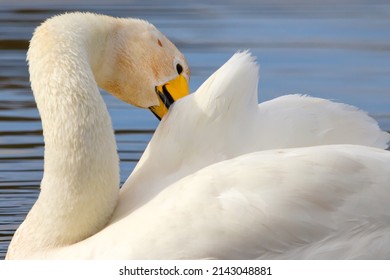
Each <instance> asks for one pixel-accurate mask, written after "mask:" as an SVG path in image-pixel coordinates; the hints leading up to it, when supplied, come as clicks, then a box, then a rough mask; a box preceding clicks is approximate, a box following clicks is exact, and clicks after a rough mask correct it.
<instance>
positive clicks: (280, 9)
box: [0, 0, 390, 259]
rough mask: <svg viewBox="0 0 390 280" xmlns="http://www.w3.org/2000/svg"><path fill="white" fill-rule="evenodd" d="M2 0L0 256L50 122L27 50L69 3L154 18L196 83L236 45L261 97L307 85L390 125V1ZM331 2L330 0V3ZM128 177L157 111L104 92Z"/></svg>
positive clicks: (34, 175) (24, 208)
mask: <svg viewBox="0 0 390 280" xmlns="http://www.w3.org/2000/svg"><path fill="white" fill-rule="evenodd" d="M77 2H79V1H46V2H44V1H21V0H13V1H1V3H0V259H2V258H4V256H5V253H6V250H7V247H8V244H9V241H10V240H11V237H12V235H13V232H14V231H15V230H16V228H17V227H18V225H19V224H20V223H21V222H22V221H23V219H24V217H25V215H26V214H27V212H28V211H29V209H30V208H31V206H32V204H33V203H34V201H35V199H36V197H37V195H38V191H39V184H40V180H41V178H42V172H43V139H42V128H41V123H40V118H39V114H38V111H37V109H36V106H35V102H34V98H33V95H32V93H31V89H30V85H29V78H28V70H27V65H26V61H25V60H26V50H27V47H28V40H29V39H30V38H31V35H32V32H33V30H34V28H35V27H36V26H38V25H39V23H40V22H42V21H43V20H45V19H46V18H48V17H51V16H53V15H56V14H59V13H62V12H66V11H76V10H78V11H93V12H97V13H104V14H108V15H113V16H119V17H138V18H143V19H147V20H149V21H150V22H152V23H153V24H154V25H156V26H157V27H158V28H159V29H160V30H161V31H162V32H163V33H165V34H166V35H167V36H168V37H169V38H170V39H171V40H172V41H173V42H174V43H175V44H176V45H177V46H178V47H179V48H180V49H181V50H182V52H183V53H184V55H185V56H186V57H187V59H188V62H189V65H190V67H191V72H192V76H191V90H192V91H194V90H195V89H196V88H197V87H198V86H199V85H200V84H201V83H202V82H203V81H204V80H205V79H206V78H207V77H208V76H209V75H210V74H211V73H213V71H214V70H216V69H217V68H218V67H219V66H220V65H222V64H223V63H224V62H225V61H226V60H227V59H228V58H229V57H230V56H231V55H232V54H233V53H234V52H235V51H237V50H244V49H250V50H251V51H252V52H253V54H254V55H256V56H257V58H258V61H259V63H260V65H261V75H260V76H261V78H260V100H268V99H272V98H274V97H276V96H280V95H284V94H288V93H304V94H309V95H313V96H317V97H323V98H329V99H333V100H337V101H341V102H345V103H349V104H352V105H355V106H358V107H360V108H362V109H364V110H366V111H368V112H369V113H370V115H372V116H373V117H374V118H375V119H377V120H378V121H379V123H380V125H381V127H382V128H383V129H385V130H387V131H390V5H389V4H386V3H385V2H380V1H369V0H366V1H363V0H361V1H359V0H355V1H348V0H341V1H339V0H337V1H298V2H296V1H288V0H278V1H272V0H268V1H264V0H260V1H249V0H247V1H246V0H230V1H219V2H220V3H223V4H220V3H219V2H218V1H212V0H208V1H199V0H198V1H188V3H185V1H157V0H155V1H115V0H114V1H83V2H82V3H83V4H79V3H77ZM324 2H326V3H324ZM108 3H109V4H108ZM102 94H103V96H104V98H105V100H106V103H107V106H108V109H109V111H110V113H111V116H112V120H113V124H114V128H115V131H116V139H117V142H118V147H119V153H120V158H121V179H122V182H123V181H124V180H125V179H126V178H127V176H128V175H129V174H130V172H131V171H132V169H133V168H134V166H135V164H136V163H137V161H138V159H139V158H140V156H141V154H142V152H143V150H144V149H145V147H146V145H147V143H148V141H149V139H150V138H151V136H152V133H153V131H154V129H155V128H156V126H157V125H158V122H157V120H156V119H155V117H154V116H153V115H152V114H151V113H150V112H148V111H146V110H140V109H137V108H134V107H131V106H129V105H127V104H124V103H121V102H120V101H118V100H116V99H115V98H113V97H111V96H109V95H108V94H106V93H104V92H103V93H102Z"/></svg>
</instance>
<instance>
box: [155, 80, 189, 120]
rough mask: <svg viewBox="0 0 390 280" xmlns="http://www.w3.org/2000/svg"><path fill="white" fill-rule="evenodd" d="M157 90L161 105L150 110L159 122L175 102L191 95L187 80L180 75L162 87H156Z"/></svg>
mask: <svg viewBox="0 0 390 280" xmlns="http://www.w3.org/2000/svg"><path fill="white" fill-rule="evenodd" d="M155 90H156V94H157V96H158V99H159V101H160V104H159V105H157V106H152V107H149V109H150V110H151V111H152V113H153V114H154V115H155V116H156V117H157V118H158V119H159V120H161V119H162V117H163V116H164V115H165V114H166V113H168V109H169V106H171V105H172V103H173V102H175V101H176V100H178V99H180V98H182V97H184V96H186V95H188V94H189V93H190V89H189V87H188V82H187V79H186V78H185V77H184V76H183V75H179V76H177V77H176V78H174V79H173V80H170V81H169V82H167V83H165V84H163V85H161V86H156V88H155Z"/></svg>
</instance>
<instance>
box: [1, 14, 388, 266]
mask: <svg viewBox="0 0 390 280" xmlns="http://www.w3.org/2000/svg"><path fill="white" fill-rule="evenodd" d="M79 16H80V14H79ZM74 21H76V19H74ZM90 28H92V27H90ZM92 29H93V28H92ZM73 32H75V29H74V28H72V33H73ZM79 32H81V34H78V35H80V36H82V38H85V36H86V35H87V34H88V36H86V37H89V36H93V32H85V29H84V27H83V28H82V30H79ZM34 37H35V35H34ZM93 38H95V40H96V38H98V36H97V35H96V36H95V37H93ZM87 40H91V41H93V40H92V39H91V38H89V39H87ZM65 41H66V40H65ZM33 42H34V39H33ZM33 42H32V47H33ZM163 44H164V42H163ZM67 49H68V50H70V54H72V53H73V52H74V50H73V48H71V47H68V48H67ZM76 49H77V48H76ZM32 52H33V49H30V51H29V57H31V54H32ZM70 54H69V55H70ZM99 57H100V56H99ZM62 59H63V62H66V63H69V60H68V59H67V58H66V57H63V58H62ZM135 59H139V61H141V58H135ZM90 61H91V60H90ZM183 61H184V60H183ZM33 63H38V62H33V61H32V60H31V58H30V71H31V80H32V87H33V90H34V94H35V96H36V98H37V103H38V108H39V110H40V112H41V110H42V111H43V112H41V116H42V122H43V127H44V133H45V134H44V135H45V145H46V150H45V173H44V178H43V180H42V186H41V188H42V190H41V194H40V196H39V198H38V201H37V202H36V204H35V205H34V207H33V208H32V210H31V211H30V213H29V214H28V216H27V217H26V220H25V221H24V223H23V224H22V225H21V227H20V228H19V229H18V231H17V233H16V234H15V237H14V239H13V240H12V243H11V245H10V249H9V252H8V255H7V257H8V258H62V259H65V258H70V259H77V258H105V259H111V258H115V259H118V258H132V259H179V258H224V259H249V258H269V259H271V258H279V259H281V258H295V259H298V258H389V257H390V250H389V249H388V246H386V245H387V244H389V243H390V227H389V225H390V214H389V213H390V211H389V210H390V203H389V202H390V192H389V186H390V154H389V152H387V151H384V150H381V149H379V148H384V147H386V145H387V142H388V141H389V135H388V134H386V133H384V132H382V131H381V130H380V129H379V127H378V125H377V123H376V122H375V121H374V120H372V119H371V118H369V117H368V116H367V115H366V114H365V113H363V112H361V111H359V110H357V109H355V108H353V107H350V106H346V105H343V104H336V103H332V102H329V101H326V100H322V99H317V98H309V97H304V96H298V95H294V96H286V97H283V98H279V99H275V100H273V101H269V102H266V103H263V104H260V105H257V82H258V68H257V65H256V63H255V62H254V60H253V58H252V57H251V56H250V55H249V54H248V53H239V54H236V55H234V56H233V58H231V59H230V60H229V61H228V62H227V63H226V64H225V65H224V66H222V67H221V68H220V69H219V70H218V71H217V72H216V73H214V74H213V75H212V76H211V77H210V78H209V79H208V80H207V81H206V82H205V83H204V84H203V85H202V86H201V87H200V88H199V89H198V90H197V91H196V92H195V93H194V94H193V95H190V96H188V97H185V98H182V99H180V100H178V101H177V102H175V104H174V105H172V106H171V108H170V110H169V113H168V114H166V116H165V117H164V118H163V119H162V122H161V123H160V125H159V127H158V129H157V130H156V133H155V135H154V136H153V138H152V140H151V142H150V143H149V145H148V147H147V149H146V151H145V153H144V154H143V156H142V158H141V160H140V161H139V163H138V165H137V167H136V168H135V170H134V172H133V173H132V174H131V175H130V177H129V178H128V180H127V181H126V183H125V184H124V186H123V187H122V189H121V191H120V194H119V195H118V194H117V193H116V190H115V188H116V189H117V184H118V179H117V178H118V174H117V173H118V167H117V165H118V163H117V155H116V151H115V143H114V139H113V138H114V137H113V134H112V128H111V125H110V122H109V118H108V114H107V112H106V109H105V107H104V105H103V104H102V102H101V100H100V96H99V95H98V92H97V88H96V83H94V81H93V80H92V79H88V81H90V83H92V84H93V88H94V91H93V92H94V94H93V96H90V95H88V94H86V93H85V92H86V91H84V92H83V93H82V94H79V95H76V96H75V95H72V96H67V95H65V96H62V95H50V96H48V97H45V96H44V95H45V91H43V89H46V88H50V86H52V87H53V88H58V87H59V86H60V85H62V84H65V85H69V84H70V85H72V83H69V80H68V77H66V71H71V70H70V69H67V70H63V71H61V70H62V69H63V66H62V65H51V66H50V65H46V67H47V68H46V69H47V70H42V71H49V70H50V71H49V73H56V72H57V71H58V72H61V73H63V74H64V76H61V75H58V79H54V80H50V81H51V82H48V80H42V79H41V78H40V75H37V76H34V75H36V74H34V75H33V71H32V68H33ZM43 63H44V62H42V65H43ZM72 63H75V62H73V61H72ZM72 63H71V64H72ZM84 63H86V62H85V61H84ZM112 63H113V65H111V67H112V68H115V67H116V66H115V63H119V61H116V62H115V61H114V62H112ZM181 63H182V64H184V62H181ZM91 64H92V65H93V64H94V63H93V62H91ZM87 65H88V63H87ZM99 67H100V66H99V65H97V66H96V68H94V67H91V68H92V73H93V75H94V76H95V78H96V77H97V78H96V79H97V80H99V77H100V78H101V79H104V77H106V74H102V72H100V71H102V70H101V69H100V68H99ZM170 67H171V68H172V65H170ZM185 67H186V68H184V69H185V70H186V69H188V67H187V66H186V65H185ZM57 68H58V69H57ZM86 68H87V69H89V68H88V66H87V67H86ZM35 69H36V68H35ZM72 69H73V68H72ZM84 70H85V69H84ZM176 70H177V69H176ZM89 71H91V70H89ZM95 71H97V72H98V73H99V72H100V73H101V74H96V73H95ZM105 71H107V70H105ZM132 71H137V70H136V69H134V68H133V69H132ZM187 71H188V70H187ZM178 72H181V73H182V72H183V73H185V72H186V71H176V73H175V74H174V75H173V74H172V76H170V75H167V76H170V77H169V78H175V77H177V75H178V74H179V76H180V73H178ZM42 73H44V72H42ZM76 73H77V72H76ZM87 73H88V72H87ZM127 73H128V74H129V76H128V79H129V80H130V79H131V77H132V76H131V75H130V74H131V73H130V72H127ZM78 74H79V75H85V73H84V72H80V73H78ZM116 74H117V75H119V76H122V75H123V73H122V72H121V71H119V72H117V73H116ZM108 76H110V75H108ZM56 77H57V76H56ZM184 78H187V77H184ZM34 83H37V84H38V85H41V86H42V87H43V89H42V88H41V90H42V91H41V92H40V93H37V92H36V91H37V90H38V91H39V89H40V87H39V86H37V85H35V84H34ZM51 83H52V84H51ZM129 83H131V81H129ZM161 83H164V81H161ZM98 84H99V83H98ZM175 85H176V84H175ZM80 86H81V85H80V84H79V85H75V87H74V88H73V90H75V89H78V88H80ZM176 87H179V88H180V87H181V86H180V85H179V86H177V85H176ZM81 88H83V87H81ZM107 89H108V90H110V89H109V88H107ZM166 90H167V86H166V87H165V89H163V90H158V89H157V92H162V93H164V92H165V91H166ZM111 91H112V88H111ZM112 93H113V94H115V92H112ZM129 94H131V92H129ZM150 94H151V96H152V95H153V94H155V91H154V87H153V86H151V91H150ZM153 96H154V97H155V95H153ZM120 97H121V98H122V99H127V98H133V97H124V95H122V96H120ZM90 99H93V100H94V101H91V100H90ZM162 99H163V98H162ZM96 100H99V101H96ZM62 103H65V104H69V105H68V106H67V107H66V108H65V109H63V108H62V106H64V105H62ZM79 103H80V104H84V103H88V105H89V106H87V105H85V104H84V105H80V104H79ZM134 103H136V101H134ZM156 105H157V101H156V103H154V104H153V106H156ZM161 105H164V104H163V103H162V104H161ZM150 106H152V105H150V104H146V105H145V104H143V107H150ZM47 108H52V109H51V110H48V109H47ZM69 110H71V111H70V112H69ZM47 111H48V112H47ZM45 112H46V113H45ZM68 114H69V115H70V116H68ZM76 114H78V115H76ZM53 119H56V120H57V122H58V123H54V124H53V123H52V122H53ZM76 119H77V121H76ZM46 130H48V131H46ZM68 130H69V131H70V132H69V135H67V134H65V133H61V131H62V132H64V131H68ZM86 143H87V144H86ZM343 143H345V144H361V145H366V146H358V145H325V144H343ZM50 145H51V146H50ZM56 145H57V147H58V145H61V149H58V148H57V149H55V147H56ZM314 145H323V146H314ZM302 146H309V147H304V148H292V149H281V148H289V147H302ZM368 146H373V147H378V148H373V147H368ZM275 148H277V149H275ZM263 150H267V151H263ZM75 165H76V166H75ZM115 185H116V186H115ZM118 196H119V198H118ZM117 199H118V200H117ZM88 218H89V219H88Z"/></svg>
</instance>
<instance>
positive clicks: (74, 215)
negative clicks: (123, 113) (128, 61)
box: [9, 14, 119, 257]
mask: <svg viewBox="0 0 390 280" xmlns="http://www.w3.org/2000/svg"><path fill="white" fill-rule="evenodd" d="M65 17H68V18H67V19H65ZM102 17H105V16H97V15H92V14H83V15H82V16H81V17H80V16H78V17H77V14H76V15H75V14H68V15H64V16H61V17H56V18H53V19H50V20H48V21H47V22H46V23H44V24H43V25H42V26H40V27H39V28H38V29H37V30H36V32H35V34H34V36H33V39H32V41H31V44H30V49H29V52H28V61H29V71H30V79H31V86H32V89H33V92H34V96H35V99H36V102H37V106H38V110H39V113H40V115H41V118H42V126H43V134H44V140H45V159H44V176H43V179H42V183H41V193H40V195H39V198H38V200H37V202H36V204H35V205H34V206H33V208H32V209H31V211H30V213H29V214H28V216H27V218H26V220H25V221H24V223H23V224H22V225H21V227H20V228H19V229H18V231H17V233H16V234H15V237H14V240H13V243H18V244H17V245H16V244H14V246H13V244H12V243H11V246H10V250H9V252H14V253H13V255H14V256H15V257H24V256H29V255H30V254H32V253H33V252H35V253H36V252H39V251H42V250H48V249H50V248H55V247H61V246H65V245H69V244H73V243H76V242H78V241H80V240H83V239H85V238H86V237H88V236H90V235H92V234H94V233H96V232H97V231H99V230H100V229H101V228H103V227H104V226H105V224H106V223H107V222H108V220H109V219H110V217H111V215H112V213H113V211H114V209H115V206H116V203H117V198H118V193H119V160H118V155H117V152H116V143H115V137H114V134H113V129H112V125H111V120H110V117H109V114H108V111H107V108H106V106H105V104H104V102H103V99H102V97H101V95H100V93H99V90H98V86H97V83H96V81H95V78H94V77H95V74H96V73H94V71H93V69H94V68H99V66H100V64H101V63H102V61H101V59H103V58H102V57H104V52H105V51H106V50H105V46H106V40H107V36H108V34H109V31H110V29H112V28H115V26H114V25H113V23H112V22H111V23H110V20H107V19H110V18H108V17H105V19H106V20H102ZM80 21H82V22H80ZM95 72H96V71H95ZM11 247H12V248H11ZM17 247H21V249H20V250H22V252H20V254H21V253H23V255H24V256H23V255H20V254H19V255H18V253H19V252H18V250H17ZM9 254H10V253H9Z"/></svg>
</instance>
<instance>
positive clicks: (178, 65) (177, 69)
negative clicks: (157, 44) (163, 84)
mask: <svg viewBox="0 0 390 280" xmlns="http://www.w3.org/2000/svg"><path fill="white" fill-rule="evenodd" d="M176 71H177V73H178V74H179V75H180V74H181V73H182V72H183V66H181V65H180V64H176Z"/></svg>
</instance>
